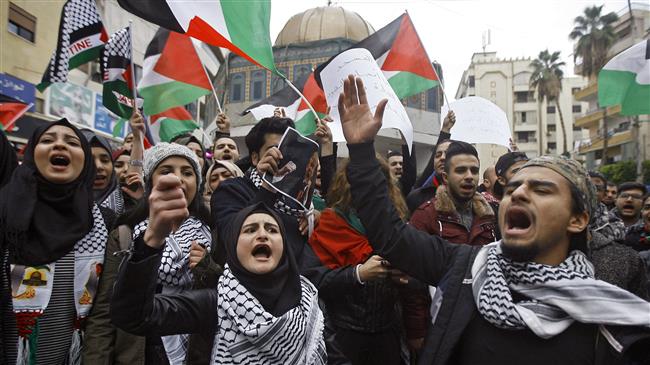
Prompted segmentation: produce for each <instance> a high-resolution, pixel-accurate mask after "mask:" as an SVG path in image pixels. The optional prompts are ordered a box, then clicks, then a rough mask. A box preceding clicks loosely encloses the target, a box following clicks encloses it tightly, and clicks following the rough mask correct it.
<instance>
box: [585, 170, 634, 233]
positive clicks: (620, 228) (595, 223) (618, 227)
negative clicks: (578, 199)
mask: <svg viewBox="0 0 650 365" xmlns="http://www.w3.org/2000/svg"><path fill="white" fill-rule="evenodd" d="M589 179H590V180H591V183H592V184H593V185H594V188H595V189H596V195H597V201H598V203H597V206H596V210H595V211H594V212H593V216H592V218H591V223H590V224H589V230H590V231H592V232H598V233H600V234H601V235H603V236H605V238H607V239H608V240H622V239H624V238H625V225H624V224H623V221H622V220H621V218H619V217H618V216H617V215H616V214H614V212H611V211H610V210H609V209H607V206H605V204H604V203H603V200H604V198H605V197H606V194H605V187H606V186H607V180H606V179H605V176H603V175H602V174H601V173H599V172H596V171H589Z"/></svg>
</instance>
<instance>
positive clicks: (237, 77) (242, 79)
mask: <svg viewBox="0 0 650 365" xmlns="http://www.w3.org/2000/svg"><path fill="white" fill-rule="evenodd" d="M245 85H246V74H244V73H243V72H239V73H236V74H233V75H232V81H231V82H230V102H233V103H236V102H242V101H244V92H246V90H245V89H244V88H245V87H246V86H245Z"/></svg>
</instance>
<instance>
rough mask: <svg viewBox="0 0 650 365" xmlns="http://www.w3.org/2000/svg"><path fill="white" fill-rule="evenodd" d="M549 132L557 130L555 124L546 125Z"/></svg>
mask: <svg viewBox="0 0 650 365" xmlns="http://www.w3.org/2000/svg"><path fill="white" fill-rule="evenodd" d="M546 131H547V132H555V124H549V125H547V126H546Z"/></svg>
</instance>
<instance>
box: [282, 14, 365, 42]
mask: <svg viewBox="0 0 650 365" xmlns="http://www.w3.org/2000/svg"><path fill="white" fill-rule="evenodd" d="M374 32H375V29H374V28H373V27H372V25H370V23H368V22H367V21H365V20H364V19H363V18H362V17H361V16H360V15H359V14H357V13H355V12H353V11H349V10H345V9H343V8H341V7H338V6H322V7H317V8H312V9H308V10H305V11H304V12H302V13H299V14H296V15H294V16H292V17H291V19H289V21H288V22H287V24H285V25H284V28H282V31H281V32H280V34H278V38H277V39H276V40H275V46H286V45H289V44H296V43H305V42H312V41H318V40H321V39H330V38H347V39H350V40H352V41H355V42H358V41H360V40H362V39H364V38H366V37H368V36H369V35H371V34H372V33H374Z"/></svg>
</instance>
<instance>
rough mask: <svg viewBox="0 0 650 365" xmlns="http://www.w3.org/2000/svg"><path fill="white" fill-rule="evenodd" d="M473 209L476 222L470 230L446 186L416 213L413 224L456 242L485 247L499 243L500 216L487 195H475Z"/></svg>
mask: <svg viewBox="0 0 650 365" xmlns="http://www.w3.org/2000/svg"><path fill="white" fill-rule="evenodd" d="M472 210H473V211H474V219H473V220H472V226H471V228H470V230H467V228H465V226H464V225H463V224H462V223H461V221H460V215H459V214H458V212H457V211H456V206H455V204H454V201H453V200H452V198H451V196H450V195H449V192H448V190H447V186H445V185H442V186H440V187H439V188H438V190H437V191H436V196H435V198H433V199H431V200H429V201H426V202H424V204H422V205H420V207H419V208H418V209H416V210H415V212H413V215H412V216H411V222H410V224H411V225H412V226H413V227H415V228H417V229H419V230H421V231H424V232H427V233H429V234H435V235H436V236H440V237H441V238H444V239H445V240H447V241H449V242H452V243H466V244H469V245H481V246H482V245H485V244H488V243H491V242H494V241H496V235H495V228H496V223H497V222H496V217H495V216H494V211H493V210H492V207H490V204H488V202H487V201H486V200H485V198H484V197H483V195H481V194H479V193H475V194H474V198H472Z"/></svg>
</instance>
